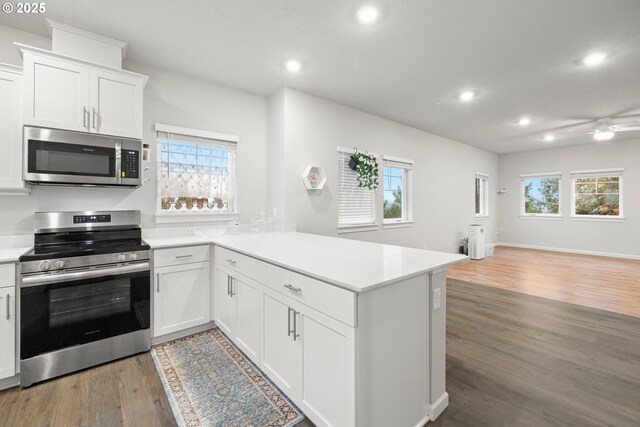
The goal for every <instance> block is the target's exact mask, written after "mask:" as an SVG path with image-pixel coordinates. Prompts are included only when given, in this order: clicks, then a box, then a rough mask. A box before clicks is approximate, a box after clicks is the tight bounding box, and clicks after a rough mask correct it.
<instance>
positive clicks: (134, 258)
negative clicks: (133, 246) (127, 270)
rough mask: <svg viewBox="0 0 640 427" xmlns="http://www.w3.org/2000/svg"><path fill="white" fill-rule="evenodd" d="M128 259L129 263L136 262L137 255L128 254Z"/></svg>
mask: <svg viewBox="0 0 640 427" xmlns="http://www.w3.org/2000/svg"><path fill="white" fill-rule="evenodd" d="M129 259H130V260H131V261H135V260H137V259H138V254H134V253H131V254H129Z"/></svg>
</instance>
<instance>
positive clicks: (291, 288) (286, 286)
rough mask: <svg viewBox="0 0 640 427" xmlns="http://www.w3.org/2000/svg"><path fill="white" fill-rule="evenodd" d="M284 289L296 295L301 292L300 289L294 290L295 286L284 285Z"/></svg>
mask: <svg viewBox="0 0 640 427" xmlns="http://www.w3.org/2000/svg"><path fill="white" fill-rule="evenodd" d="M284 287H285V288H287V289H289V290H290V291H293V292H295V293H296V294H299V293H300V292H302V288H296V287H295V286H293V285H290V284H288V283H287V284H286V285H284Z"/></svg>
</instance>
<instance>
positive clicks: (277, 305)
mask: <svg viewBox="0 0 640 427" xmlns="http://www.w3.org/2000/svg"><path fill="white" fill-rule="evenodd" d="M261 308H262V310H261V311H262V339H263V341H262V357H261V364H260V366H261V368H262V370H263V371H264V372H265V373H266V374H267V375H268V376H269V377H270V378H271V379H272V381H273V382H275V383H276V384H277V385H278V386H279V387H280V388H281V389H282V390H283V391H284V392H285V393H286V394H287V395H288V396H289V397H290V398H291V399H292V400H293V401H294V402H295V403H296V404H297V405H299V406H300V408H301V409H302V411H303V412H304V413H305V414H307V416H309V417H310V418H311V419H312V420H313V421H314V422H315V423H317V424H318V423H319V424H321V425H327V426H354V425H355V378H356V373H355V329H354V328H352V327H350V326H347V325H345V324H343V323H341V322H338V321H336V320H335V319H332V318H330V317H328V316H326V315H324V314H322V313H320V312H318V311H316V310H314V309H312V308H310V307H307V306H305V305H304V304H300V303H299V302H297V301H295V300H294V299H292V298H290V297H287V296H285V295H282V294H280V293H278V292H276V291H273V290H271V289H269V288H267V287H264V288H263V293H262V307H261Z"/></svg>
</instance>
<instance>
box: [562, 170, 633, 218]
mask: <svg viewBox="0 0 640 427" xmlns="http://www.w3.org/2000/svg"><path fill="white" fill-rule="evenodd" d="M623 172H624V168H611V169H585V170H577V171H571V172H570V176H571V214H570V219H571V220H572V221H595V222H624V221H625V217H624V176H623ZM578 175H583V176H598V175H600V176H604V175H608V176H617V177H620V180H619V181H618V194H619V203H620V215H617V216H613V215H600V216H599V215H577V214H576V179H577V178H578Z"/></svg>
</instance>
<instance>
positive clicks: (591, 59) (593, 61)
mask: <svg viewBox="0 0 640 427" xmlns="http://www.w3.org/2000/svg"><path fill="white" fill-rule="evenodd" d="M606 57H607V55H605V54H604V53H602V52H597V53H592V54H590V55H587V56H585V57H584V59H583V60H582V63H583V64H584V65H589V66H594V65H598V64H600V63H601V62H602V61H604V59H605V58H606Z"/></svg>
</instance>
